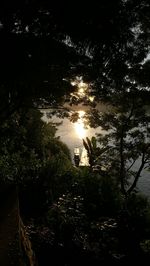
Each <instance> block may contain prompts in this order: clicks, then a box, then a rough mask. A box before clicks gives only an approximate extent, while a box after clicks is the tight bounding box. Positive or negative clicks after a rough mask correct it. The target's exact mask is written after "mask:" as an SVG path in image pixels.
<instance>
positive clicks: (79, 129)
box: [74, 111, 86, 139]
mask: <svg viewBox="0 0 150 266" xmlns="http://www.w3.org/2000/svg"><path fill="white" fill-rule="evenodd" d="M84 114H85V112H84V111H79V119H78V120H77V122H76V123H74V127H75V131H76V134H77V135H78V137H79V138H80V139H83V138H85V134H86V129H85V128H84V121H83V116H84Z"/></svg>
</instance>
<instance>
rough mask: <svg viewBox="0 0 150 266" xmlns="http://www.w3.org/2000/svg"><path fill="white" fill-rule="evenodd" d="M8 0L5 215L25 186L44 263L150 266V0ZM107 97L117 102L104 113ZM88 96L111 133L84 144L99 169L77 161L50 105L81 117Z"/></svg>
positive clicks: (2, 154) (0, 174)
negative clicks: (82, 88) (80, 83)
mask: <svg viewBox="0 0 150 266" xmlns="http://www.w3.org/2000/svg"><path fill="white" fill-rule="evenodd" d="M0 5H1V8H0V37H1V42H0V59H1V73H0V185H1V189H0V190H1V193H0V198H1V206H2V207H1V210H2V215H1V218H2V219H1V223H2V221H3V214H4V213H5V210H3V208H4V207H6V208H7V200H6V195H5V190H4V188H5V189H6V188H7V187H9V189H10V190H11V189H13V188H14V187H15V191H17V193H18V196H17V197H18V199H19V208H20V214H19V213H18V214H19V215H20V216H21V217H22V219H23V222H24V224H25V227H26V230H27V232H28V235H29V238H30V240H31V243H32V248H33V250H34V252H35V255H36V257H37V260H38V264H39V265H42V266H47V265H51V264H52V265H62V266H63V265H70V266H71V265H80V264H81V265H109V264H111V265H130V264H133V263H135V262H136V265H141V264H143V265H146V260H147V259H150V206H149V201H148V199H147V198H146V197H145V196H144V195H142V194H140V193H139V191H138V189H137V184H138V181H139V179H140V178H141V176H142V174H143V170H144V169H147V170H149V167H150V116H149V114H150V113H149V86H150V79H149V70H150V61H149V60H145V58H146V56H147V55H148V53H149V42H150V39H149V31H150V23H149V18H150V5H149V1H148V0H139V1H138V0H136V1H135V0H127V1H123V0H122V1H121V0H114V1H110V0H105V1H104V0H101V1H92V3H91V2H88V3H86V4H85V3H84V2H81V1H80V3H78V2H77V1H76V2H74V1H73V2H72V1H70V2H68V1H60V2H59V1H54V2H53V1H46V0H45V1H40V0H39V1H35V0H33V1H30V0H26V1H17V0H15V1H1V4H0ZM76 76H82V79H83V80H84V82H87V83H88V84H89V87H88V90H87V92H86V96H84V97H81V95H80V97H79V94H78V92H77V86H73V85H71V81H73V80H74V79H75V77H76ZM89 96H92V97H94V98H93V99H94V102H93V103H90V102H89ZM101 101H103V103H105V104H106V105H107V104H109V105H110V106H111V109H108V111H107V112H105V113H101V112H99V111H98V110H97V108H96V105H97V103H100V102H101ZM81 102H82V104H83V105H84V104H85V105H87V103H88V104H89V105H91V106H90V110H89V111H88V112H87V113H86V115H85V116H86V121H87V122H88V124H90V125H91V126H92V127H97V126H101V127H102V129H104V130H105V131H106V134H103V135H101V134H98V135H97V136H96V138H95V137H93V138H92V139H89V138H86V139H85V140H83V145H84V147H85V149H86V150H87V154H88V158H89V167H75V166H73V164H72V161H71V156H70V151H69V149H68V147H67V146H66V145H65V144H64V143H62V142H61V141H60V139H59V138H58V137H56V130H57V125H55V124H54V123H48V124H46V123H44V122H43V121H42V119H41V116H42V115H41V113H40V111H39V110H38V109H39V108H41V109H42V108H50V107H51V108H53V110H54V114H57V115H59V116H61V117H64V116H70V114H69V110H68V109H69V106H70V105H71V106H72V105H73V104H78V103H81ZM64 103H67V106H68V107H67V108H65V107H66V105H65V107H64ZM74 117H77V116H76V114H74ZM137 164H138V165H137ZM135 165H137V167H136V168H135V167H134V166H135ZM6 191H8V190H7V189H6ZM4 199H5V203H4V204H2V202H3V200H4ZM4 209H5V208H4ZM0 228H2V226H1V227H0ZM3 234H4V232H3ZM6 238H7V232H6ZM6 242H7V241H6ZM5 252H6V250H5Z"/></svg>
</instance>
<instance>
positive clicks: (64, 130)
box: [43, 112, 150, 197]
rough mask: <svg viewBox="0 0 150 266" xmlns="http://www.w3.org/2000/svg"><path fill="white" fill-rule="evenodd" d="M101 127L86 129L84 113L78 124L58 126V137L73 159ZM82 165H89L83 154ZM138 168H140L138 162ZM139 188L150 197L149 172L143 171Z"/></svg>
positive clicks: (55, 119)
mask: <svg viewBox="0 0 150 266" xmlns="http://www.w3.org/2000/svg"><path fill="white" fill-rule="evenodd" d="M43 118H44V120H45V121H48V119H47V117H46V114H45V113H44V117H43ZM49 121H53V122H60V121H62V119H59V118H57V117H55V116H54V117H53V119H50V120H49ZM102 132H103V131H102V129H101V127H98V128H96V129H93V128H88V129H84V126H83V121H82V112H81V116H80V119H79V121H78V122H77V123H72V122H70V121H69V120H68V119H66V118H65V119H63V123H62V124H61V125H60V126H58V130H57V134H56V135H57V136H60V139H61V140H62V141H63V142H64V143H66V144H67V146H68V147H69V149H70V151H71V156H72V158H73V155H74V148H76V147H78V148H79V149H80V152H81V151H82V149H83V144H82V139H83V138H85V137H89V138H91V137H92V136H94V135H95V134H96V133H102ZM81 164H82V165H86V164H87V157H86V155H85V154H84V152H83V153H82V161H81ZM136 166H137V167H138V161H137V164H136ZM138 188H139V190H140V191H141V192H143V193H144V194H145V195H146V196H148V197H150V172H148V171H147V170H143V172H142V174H141V177H140V179H139V182H138Z"/></svg>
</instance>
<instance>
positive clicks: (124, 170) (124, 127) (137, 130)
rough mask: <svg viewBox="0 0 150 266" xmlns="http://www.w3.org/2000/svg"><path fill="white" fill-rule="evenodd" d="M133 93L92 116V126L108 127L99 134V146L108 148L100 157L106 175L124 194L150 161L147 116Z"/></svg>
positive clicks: (131, 187) (143, 107)
mask: <svg viewBox="0 0 150 266" xmlns="http://www.w3.org/2000/svg"><path fill="white" fill-rule="evenodd" d="M132 96H133V97H132V98H131V94H130V95H127V96H126V98H125V97H124V100H125V101H124V102H123V99H122V101H120V97H119V101H120V104H119V102H118V107H116V108H114V109H113V107H112V110H111V112H107V113H105V114H97V116H95V113H94V115H93V120H94V119H95V120H94V121H93V122H95V125H96V124H97V125H100V126H101V127H102V128H103V129H105V130H107V133H106V134H105V135H103V136H102V135H101V134H99V136H98V140H99V142H100V145H101V146H102V147H103V146H104V147H109V149H108V150H107V152H106V154H104V155H105V156H102V158H101V160H102V161H103V164H104V166H105V167H106V169H107V171H108V172H109V174H110V175H114V176H116V178H117V179H118V180H119V183H120V187H121V191H122V193H123V195H124V196H125V197H128V196H129V195H130V194H131V192H133V190H134V189H135V188H136V185H137V182H138V180H139V178H140V175H141V173H142V170H143V169H145V168H147V167H149V163H150V139H149V137H150V135H149V133H150V127H149V122H150V117H149V114H148V111H147V108H146V106H145V105H144V106H143V101H142V100H141V99H140V98H139V97H138V96H137V95H135V94H134V95H132ZM137 162H138V164H137ZM135 165H136V167H135Z"/></svg>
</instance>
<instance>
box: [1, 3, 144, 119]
mask: <svg viewBox="0 0 150 266" xmlns="http://www.w3.org/2000/svg"><path fill="white" fill-rule="evenodd" d="M72 5H73V8H72ZM143 14H144V15H143ZM77 15H78V19H76V18H77ZM148 18H149V1H148V0H142V1H135V0H132V1H123V0H115V1H113V3H112V1H110V0H107V1H106V0H105V1H104V0H101V1H99V2H97V1H96V2H95V1H94V2H92V4H91V3H86V5H85V4H84V2H83V4H82V3H81V2H80V3H79V4H78V3H77V2H75V3H71V4H70V3H69V2H68V1H63V3H61V2H59V1H55V2H52V1H51V2H49V1H46V0H45V1H37V2H36V1H30V0H28V1H22V2H21V3H20V2H18V1H14V2H13V4H12V2H11V1H7V2H6V3H4V2H3V1H2V3H1V12H0V21H1V24H0V35H1V40H2V41H1V49H0V51H1V65H2V71H1V80H0V93H1V94H0V96H1V97H0V98H1V99H3V100H2V101H1V110H0V114H1V119H6V117H8V116H9V115H10V114H11V113H13V112H14V110H16V109H18V107H19V106H22V105H28V106H31V105H32V106H33V105H38V104H41V103H42V104H44V105H45V104H46V103H48V104H49V105H52V104H56V102H57V101H58V100H59V99H61V100H62V97H61V96H63V95H64V94H66V95H68V92H71V91H72V86H70V82H69V81H70V78H72V77H75V76H76V75H77V74H80V75H84V79H85V80H86V81H92V90H91V92H90V93H92V94H94V95H96V98H97V99H99V98H100V99H101V98H103V99H106V98H107V97H110V94H112V93H114V92H115V91H118V92H121V91H124V90H125V89H128V88H129V87H130V89H131V90H132V87H134V88H135V87H136V88H137V87H138V84H140V85H141V83H142V76H143V73H146V72H145V64H144V65H142V62H143V60H144V59H145V57H146V54H147V52H148V46H149V34H148V32H149V23H147V21H148ZM139 73H140V75H138V74H139ZM139 78H140V80H139ZM135 80H136V86H135V84H133V82H134V81H135ZM148 80H149V78H148V76H147V82H145V84H146V83H147V84H148ZM67 81H68V82H67Z"/></svg>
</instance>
